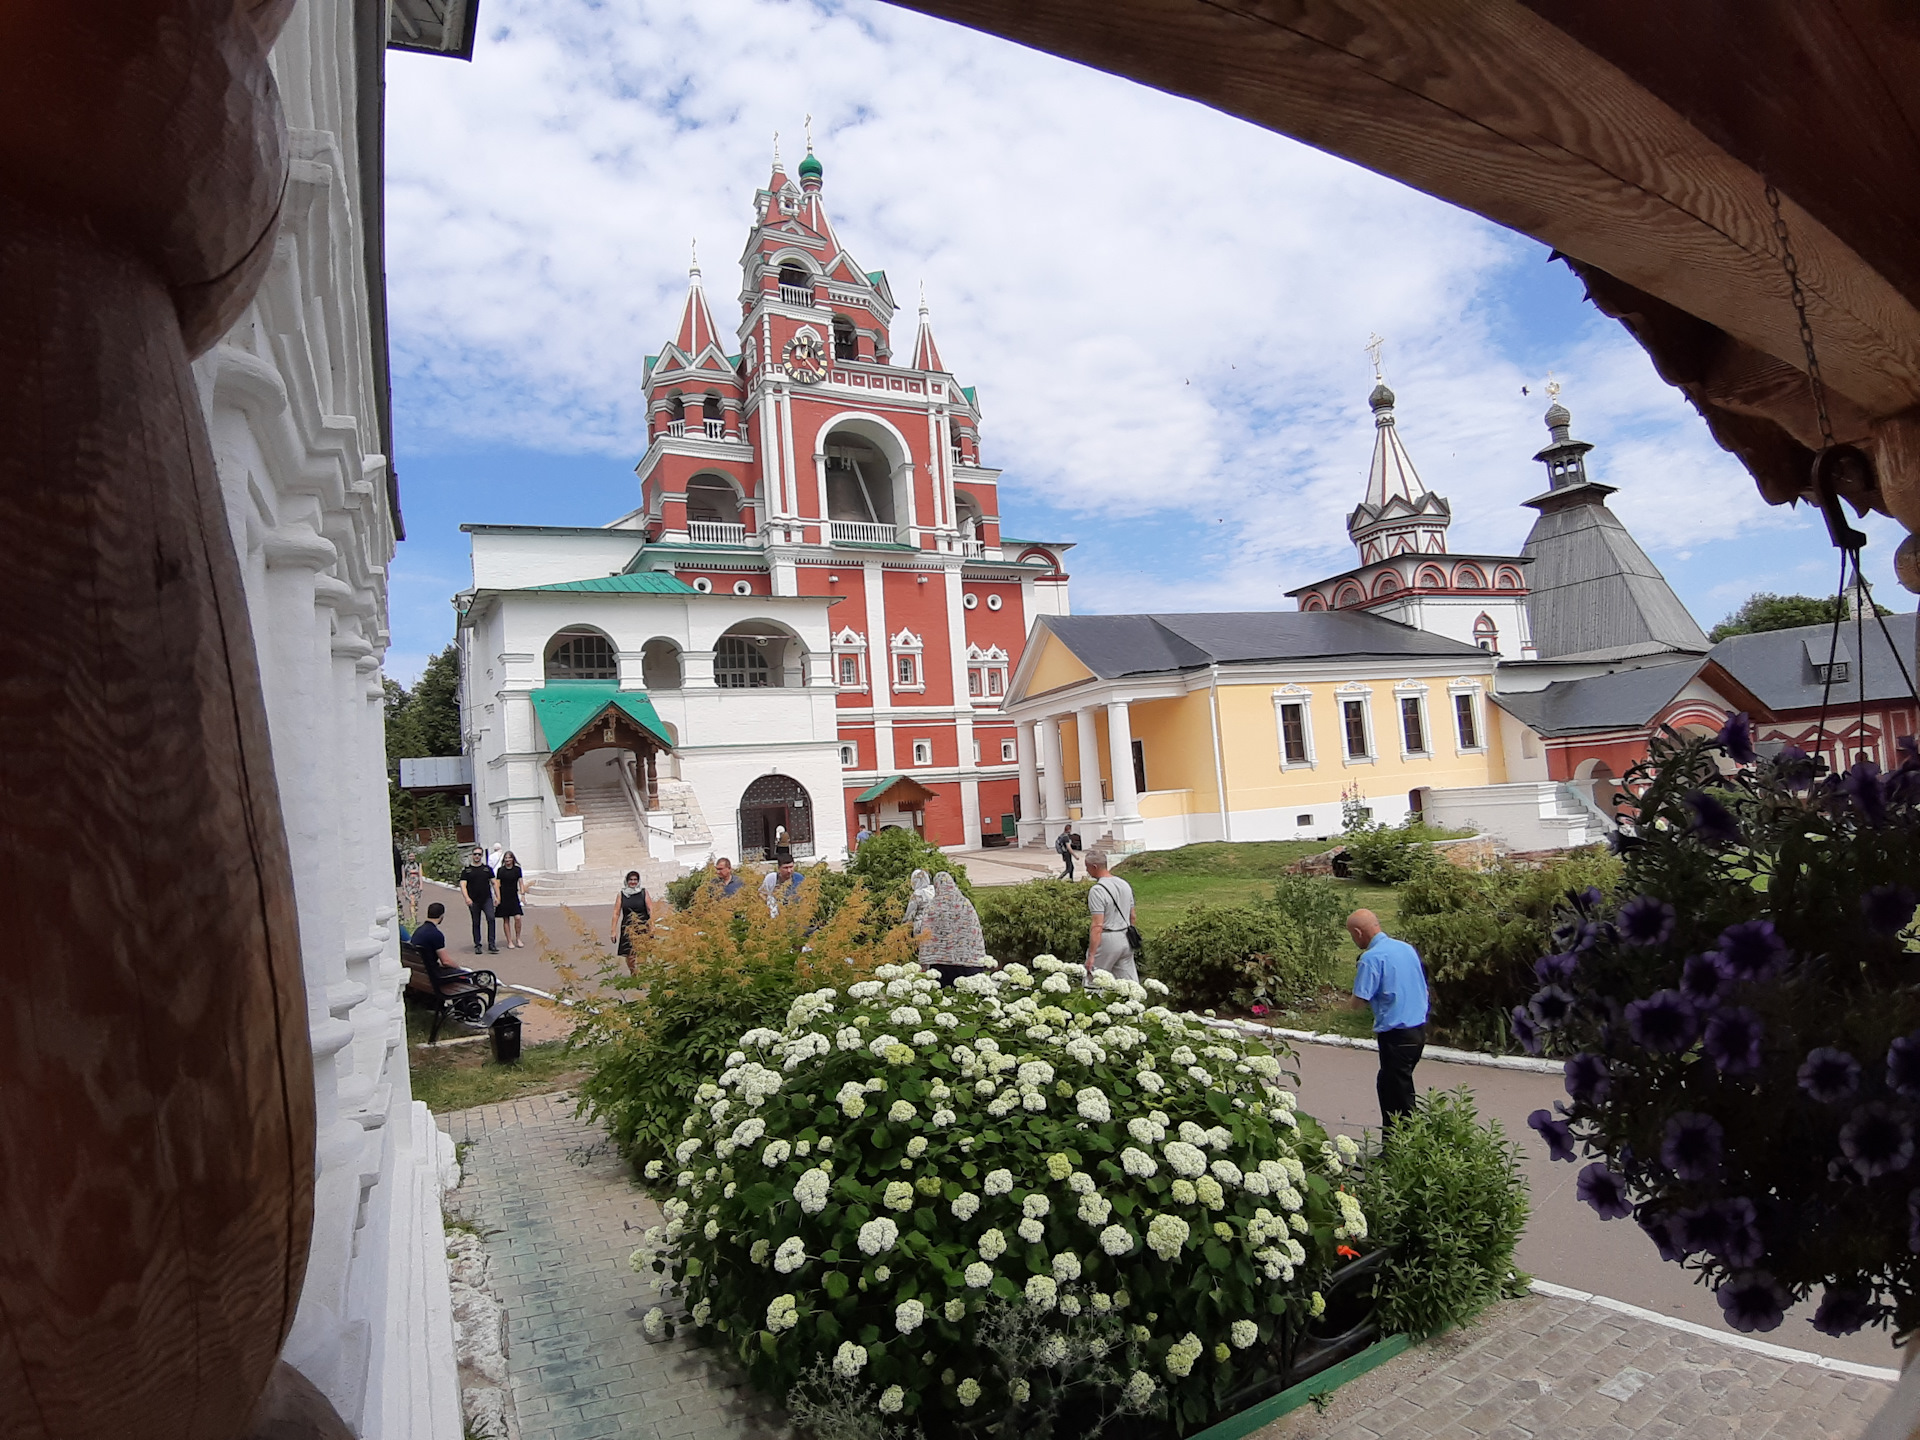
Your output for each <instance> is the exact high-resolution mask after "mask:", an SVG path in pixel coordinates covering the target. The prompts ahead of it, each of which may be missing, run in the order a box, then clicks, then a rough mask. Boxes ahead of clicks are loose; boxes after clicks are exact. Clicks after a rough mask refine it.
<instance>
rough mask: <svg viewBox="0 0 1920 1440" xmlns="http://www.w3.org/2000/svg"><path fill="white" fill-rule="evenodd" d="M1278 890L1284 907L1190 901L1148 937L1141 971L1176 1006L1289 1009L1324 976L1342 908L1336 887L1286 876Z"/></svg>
mask: <svg viewBox="0 0 1920 1440" xmlns="http://www.w3.org/2000/svg"><path fill="white" fill-rule="evenodd" d="M1289 881H1291V882H1292V883H1288V882H1289ZM1279 895H1284V896H1285V897H1286V900H1285V902H1284V905H1283V904H1281V903H1268V904H1259V905H1195V906H1193V907H1192V908H1191V909H1189V910H1188V911H1187V913H1186V914H1185V915H1184V916H1182V917H1181V918H1180V919H1179V920H1177V921H1175V922H1174V923H1173V924H1171V925H1169V926H1168V927H1167V928H1166V929H1164V930H1162V931H1161V932H1160V933H1159V934H1158V935H1154V936H1152V937H1150V938H1149V939H1148V941H1147V961H1148V964H1149V968H1150V969H1151V970H1152V971H1153V973H1154V974H1155V975H1156V976H1158V977H1159V978H1160V979H1162V980H1164V981H1165V982H1166V983H1167V985H1168V986H1169V987H1171V989H1172V990H1173V994H1174V1001H1175V1003H1176V1004H1179V1005H1185V1006H1188V1007H1190V1008H1192V1009H1195V1010H1206V1009H1214V1008H1219V1007H1232V1008H1234V1009H1238V1010H1246V1009H1250V1008H1252V1007H1253V1006H1255V1005H1260V1006H1265V1007H1267V1008H1269V1009H1290V1008H1293V1007H1296V1006H1300V1005H1304V1004H1306V1003H1307V1002H1308V1001H1310V1000H1311V999H1312V998H1313V997H1314V995H1316V994H1317V993H1318V992H1319V990H1320V988H1321V987H1322V986H1324V985H1326V984H1328V983H1329V982H1330V981H1331V980H1332V978H1333V971H1334V957H1335V955H1336V954H1337V946H1338V943H1339V936H1340V934H1341V933H1342V931H1341V928H1340V926H1341V921H1342V920H1344V919H1345V917H1346V914H1347V908H1348V907H1347V903H1346V900H1345V898H1344V897H1343V896H1342V894H1341V892H1340V889H1339V887H1338V886H1336V885H1334V884H1333V883H1332V882H1331V881H1326V880H1306V879H1301V878H1298V877H1287V879H1286V880H1284V881H1282V882H1281V883H1280V885H1279V887H1278V890H1277V892H1276V896H1279ZM1329 926H1331V933H1329Z"/></svg>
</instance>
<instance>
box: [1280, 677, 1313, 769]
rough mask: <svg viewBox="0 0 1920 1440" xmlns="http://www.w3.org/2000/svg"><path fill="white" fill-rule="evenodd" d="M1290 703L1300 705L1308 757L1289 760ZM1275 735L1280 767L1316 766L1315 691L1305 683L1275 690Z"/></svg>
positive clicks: (1301, 730) (1302, 767) (1302, 729)
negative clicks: (1288, 729) (1314, 736)
mask: <svg viewBox="0 0 1920 1440" xmlns="http://www.w3.org/2000/svg"><path fill="white" fill-rule="evenodd" d="M1289 705H1298V706H1299V707H1300V738H1301V740H1302V741H1303V742H1304V744H1305V747H1306V752H1307V758H1306V759H1304V760H1289V759H1288V758H1287V711H1286V707H1287V706H1289ZM1273 737H1274V743H1275V744H1276V745H1278V746H1279V752H1280V768H1281V769H1282V770H1312V769H1314V768H1315V766H1316V761H1315V758H1314V753H1313V692H1312V691H1311V690H1309V689H1307V688H1306V687H1305V686H1304V685H1283V686H1282V687H1281V688H1280V689H1278V690H1276V691H1274V692H1273Z"/></svg>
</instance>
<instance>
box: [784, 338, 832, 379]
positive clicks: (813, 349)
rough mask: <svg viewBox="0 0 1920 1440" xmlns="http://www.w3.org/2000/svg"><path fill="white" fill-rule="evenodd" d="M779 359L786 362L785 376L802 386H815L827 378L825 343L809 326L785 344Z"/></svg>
mask: <svg viewBox="0 0 1920 1440" xmlns="http://www.w3.org/2000/svg"><path fill="white" fill-rule="evenodd" d="M781 359H782V360H784V361H785V362H786V367H787V374H788V375H789V376H790V377H791V378H793V379H794V380H797V381H799V382H800V384H802V385H817V384H818V383H819V382H820V381H822V380H824V379H826V378H827V347H826V342H825V341H823V340H822V339H821V338H820V332H819V331H818V330H815V329H814V328H813V327H812V326H811V325H808V326H805V327H804V328H802V329H801V331H800V333H799V334H797V335H795V336H794V337H793V339H791V340H789V341H788V342H787V348H786V349H785V350H784V351H783V352H782V353H781Z"/></svg>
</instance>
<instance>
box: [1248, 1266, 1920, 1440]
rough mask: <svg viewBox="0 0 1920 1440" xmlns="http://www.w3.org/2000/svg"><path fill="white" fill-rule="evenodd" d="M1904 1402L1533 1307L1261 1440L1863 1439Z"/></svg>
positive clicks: (1865, 1384) (1486, 1320)
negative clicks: (1547, 1439) (1883, 1410)
mask: <svg viewBox="0 0 1920 1440" xmlns="http://www.w3.org/2000/svg"><path fill="white" fill-rule="evenodd" d="M1892 1392H1893V1386H1892V1385H1890V1384H1888V1383H1887V1382H1885V1381H1881V1380H1863V1379H1859V1378H1857V1377H1854V1376H1849V1375H1845V1374H1840V1373H1837V1372H1835V1371H1832V1370H1822V1369H1820V1368H1818V1367H1817V1366H1814V1365H1809V1364H1785V1363H1783V1362H1781V1361H1779V1360H1773V1359H1769V1358H1767V1357H1765V1356H1761V1355H1755V1354H1752V1353H1750V1352H1747V1351H1743V1350H1736V1349H1734V1348H1732V1347H1731V1346H1728V1345H1725V1344H1722V1343H1721V1342H1720V1341H1718V1340H1710V1339H1707V1338H1705V1337H1704V1336H1698V1335H1690V1334H1687V1333H1685V1332H1684V1331H1678V1330H1673V1329H1669V1328H1668V1327H1666V1326H1663V1325H1656V1324H1654V1323H1652V1322H1651V1321H1647V1320H1639V1319H1635V1318H1632V1317H1630V1316H1624V1315H1620V1314H1618V1313H1615V1312H1610V1311H1607V1310H1602V1309H1600V1308H1599V1307H1598V1306H1594V1305H1584V1304H1580V1303H1578V1302H1576V1301H1571V1300H1559V1299H1552V1298H1548V1297H1545V1296H1539V1295H1535V1296H1531V1297H1529V1298H1527V1299H1525V1300H1513V1301H1509V1302H1507V1303H1506V1304H1504V1305H1500V1306H1497V1307H1495V1308H1494V1309H1493V1310H1491V1311H1489V1312H1488V1313H1487V1314H1485V1315H1484V1316H1482V1317H1481V1318H1480V1320H1479V1321H1477V1322H1476V1323H1474V1324H1473V1325H1471V1326H1469V1327H1468V1328H1466V1329H1464V1330H1456V1331H1452V1332H1450V1333H1448V1334H1446V1335H1442V1336H1441V1337H1440V1338H1439V1339H1438V1340H1435V1341H1433V1342H1432V1343H1430V1344H1427V1345H1421V1346H1417V1347H1415V1348H1414V1349H1412V1350H1409V1351H1407V1352H1406V1353H1404V1354H1402V1355H1400V1356H1397V1357H1396V1358H1394V1359H1392V1360H1390V1361H1388V1362H1387V1363H1386V1364H1385V1365H1382V1366H1381V1367H1380V1368H1379V1369H1378V1370H1374V1371H1372V1372H1370V1373H1368V1374H1366V1375H1363V1376H1361V1377H1360V1378H1359V1379H1358V1380H1353V1381H1350V1382H1348V1383H1347V1384H1346V1385H1343V1386H1341V1387H1340V1389H1338V1390H1336V1391H1335V1392H1334V1393H1333V1395H1332V1396H1331V1397H1330V1399H1329V1400H1328V1403H1327V1406H1326V1408H1325V1409H1324V1410H1319V1411H1316V1410H1315V1409H1314V1408H1313V1407H1312V1406H1307V1407H1304V1408H1302V1409H1300V1410H1296V1411H1294V1412H1293V1413H1292V1414H1291V1415H1287V1416H1284V1417H1282V1418H1281V1419H1279V1420H1277V1421H1275V1422H1274V1423H1273V1424H1271V1425H1269V1426H1267V1427H1266V1428H1265V1429H1264V1430H1260V1431H1258V1432H1256V1435H1255V1440H1305V1437H1307V1436H1312V1437H1314V1440H1522V1437H1528V1436H1552V1437H1554V1440H1589V1437H1591V1440H1678V1437H1682V1436H1684V1437H1686V1440H1718V1437H1721V1436H1739V1437H1740V1440H1758V1437H1761V1436H1776V1437H1779V1440H1811V1437H1815V1436H1818V1437H1820V1440H1854V1437H1856V1436H1858V1435H1859V1434H1860V1432H1861V1431H1863V1430H1864V1429H1865V1428H1866V1426H1867V1422H1868V1421H1869V1420H1870V1419H1872V1417H1873V1415H1874V1413H1875V1412H1876V1411H1877V1410H1878V1409H1879V1408H1880V1406H1881V1405H1882V1404H1883V1403H1885V1401H1886V1398H1887V1396H1888V1395H1890V1394H1891V1393H1892Z"/></svg>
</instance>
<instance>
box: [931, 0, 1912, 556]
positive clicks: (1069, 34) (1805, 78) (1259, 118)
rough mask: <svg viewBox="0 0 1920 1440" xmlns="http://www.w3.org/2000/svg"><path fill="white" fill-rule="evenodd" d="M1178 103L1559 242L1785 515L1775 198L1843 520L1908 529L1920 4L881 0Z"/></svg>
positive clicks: (1793, 357)
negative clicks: (1801, 302) (1849, 488)
mask: <svg viewBox="0 0 1920 1440" xmlns="http://www.w3.org/2000/svg"><path fill="white" fill-rule="evenodd" d="M894 3H897V4H902V5H903V6H904V7H905V8H908V9H913V10H919V11H922V12H924V13H927V14H930V15H937V16H942V17H944V18H947V19H950V20H954V21H957V22H959V23H961V24H965V25H969V26H972V27H974V28H976V29H980V30H984V31H988V32H990V33H993V34H997V35H1001V36H1005V37H1006V38H1008V39H1011V40H1015V41H1018V42H1020V43H1022V44H1026V45H1030V46H1033V47H1034V48H1036V49H1040V50H1045V51H1049V52H1051V53H1053V54H1056V55H1061V56H1064V57H1066V58H1068V59H1072V60H1077V61H1080V62H1082V63H1084V64H1087V65H1091V66H1094V67H1096V68H1098V69H1102V70H1106V71H1109V72H1111V73H1113V74H1116V75H1123V76H1126V77H1128V78H1131V79H1134V80H1138V81H1140V82H1141V83H1143V84H1146V85H1151V86H1153V87H1155V88H1157V89H1160V90H1165V91H1168V92H1170V93H1172V94H1177V95H1183V96H1187V97H1189V98H1191V99H1194V100H1198V101H1201V102H1203V103H1205V104H1207V105H1211V106H1213V107H1215V108H1216V109H1219V110H1222V111H1225V112H1227V113H1229V114H1232V115H1237V116H1240V117H1242V118H1243V119H1246V120H1249V121H1252V122H1253V123H1255V124H1257V125H1262V126H1265V127H1266V128H1268V129H1271V130H1276V131H1279V132H1281V133H1284V134H1287V135H1291V136H1294V137H1295V138H1297V139H1299V140H1302V141H1305V142H1306V143H1307V144H1309V145H1312V146H1315V147H1316V148H1318V149H1321V150H1325V151H1328V152H1329V153H1331V154H1335V155H1340V156H1343V157H1345V158H1346V159H1349V160H1352V161H1354V162H1355V163H1357V164H1360V165H1363V166H1365V167H1367V168H1368V169H1371V170H1375V171H1378V172H1379V173H1381V174H1383V175H1388V176H1391V177H1393V178H1395V179H1397V180H1400V181H1403V182H1405V183H1406V184H1408V185H1411V186H1414V187H1415V188H1417V189H1420V190H1423V191H1426V192H1427V193H1428V194H1431V195H1435V196H1438V197H1440V198H1441V199H1445V200H1448V201H1451V202H1453V203H1454V204H1457V205H1460V206H1463V207H1464V208H1466V209H1469V210H1472V211H1474V212H1476V213H1478V214H1480V215H1484V216H1485V217H1487V218H1488V219H1490V220H1493V221H1496V222H1498V223H1499V224H1502V225H1505V226H1508V227H1510V228H1512V229H1514V230H1518V231H1521V232H1523V233H1524V234H1527V235H1531V236H1533V237H1535V238H1536V239H1539V240H1542V241H1544V242H1546V243H1547V244H1549V245H1551V246H1553V247H1554V248H1555V249H1556V250H1557V251H1559V252H1560V253H1561V255H1562V256H1563V257H1564V258H1566V259H1567V261H1568V263H1569V264H1571V265H1572V266H1573V268H1574V269H1575V270H1576V271H1577V272H1578V273H1579V274H1580V275H1581V276H1582V278H1583V279H1584V280H1585V281H1586V283H1587V286H1588V291H1589V294H1590V295H1591V297H1592V298H1593V300H1594V302H1595V303H1596V304H1597V305H1598V306H1599V307H1600V308H1601V309H1602V310H1604V311H1606V312H1607V313H1608V314H1610V315H1614V316H1615V317H1617V318H1618V319H1620V321H1621V322H1622V323H1623V324H1625V325H1626V326H1627V328H1628V329H1629V330H1630V331H1631V332H1632V333H1633V334H1634V336H1635V338H1636V339H1638V340H1639V341H1640V342H1641V344H1642V345H1644V346H1645V347H1646V349H1647V350H1648V352H1649V354H1650V355H1651V356H1652V358H1653V361H1654V363H1655V365H1656V366H1657V367H1658V368H1659V370H1660V372H1661V374H1662V375H1663V376H1664V377H1665V378H1666V379H1667V380H1669V381H1670V382H1671V383H1673V384H1675V385H1677V386H1679V387H1680V388H1681V389H1682V390H1683V391H1684V392H1685V393H1686V394H1687V396H1688V397H1689V399H1691V400H1692V401H1693V403H1694V404H1695V406H1696V407H1697V408H1698V409H1699V410H1700V412H1701V413H1702V415H1703V416H1704V417H1705V418H1706V420H1707V422H1708V424H1709V425H1710V426H1711V427H1712V429H1713V432H1714V435H1715V437H1716V438H1717V439H1718V440H1719V441H1720V443H1721V444H1722V445H1724V446H1726V447H1727V448H1728V449H1729V450H1732V451H1733V452H1734V453H1735V454H1737V455H1738V456H1739V457H1740V458H1741V460H1742V461H1743V462H1744V463H1745V464H1746V466H1747V468H1748V469H1749V470H1750V471H1751V472H1752V473H1753V475H1754V478H1755V480H1756V481H1757V482H1758V483H1759V486H1760V488H1761V491H1762V493H1763V494H1765V495H1766V497H1767V498H1768V499H1769V500H1770V501H1773V502H1774V503H1776V504H1779V503H1784V502H1786V501H1789V500H1791V499H1793V498H1794V497H1795V496H1797V495H1800V494H1801V493H1803V491H1804V490H1805V488H1806V485H1807V480H1808V473H1809V469H1810V464H1811V459H1812V455H1811V451H1810V449H1809V447H1810V446H1813V445H1817V444H1818V427H1817V425H1816V423H1815V420H1814V412H1813V407H1812V404H1811V401H1810V400H1809V398H1808V391H1807V383H1806V379H1805V376H1804V368H1805V361H1804V359H1803V357H1802V347H1801V343H1800V338H1799V331H1798V327H1797V324H1796V321H1795V316H1794V312H1793V307H1792V304H1791V302H1790V298H1789V290H1788V283H1787V279H1786V276H1785V273H1784V271H1783V269H1782V265H1781V255H1780V247H1779V244H1778V241H1777V240H1776V238H1775V234H1774V226H1773V216H1772V212H1771V210H1770V208H1769V206H1768V203H1767V200H1766V197H1765V182H1764V179H1763V177H1770V178H1772V179H1773V181H1774V183H1775V184H1776V186H1777V187H1778V189H1779V190H1780V192H1781V194H1782V196H1783V210H1784V214H1785V217H1786V220H1787V223H1788V226H1789V227H1790V231H1791V236H1792V244H1793V249H1794V252H1795V255H1796V258H1797V261H1798V264H1799V269H1800V275H1801V280H1802V283H1803V285H1804V286H1805V289H1806V292H1807V300H1808V310H1809V314H1810V317H1811V320H1812V325H1813V331H1814V335H1815V339H1816V344H1817V347H1818V352H1819V359H1820V366H1821V370H1822V373H1823V375H1824V377H1825V379H1826V382H1827V385H1828V387H1829V391H1830V394H1831V401H1832V403H1831V409H1832V411H1833V418H1834V422H1835V428H1836V430H1837V431H1838V434H1839V438H1841V439H1843V440H1852V441H1855V442H1857V443H1860V444H1862V445H1863V446H1865V447H1867V448H1868V449H1869V450H1870V451H1872V452H1873V454H1874V456H1875V459H1876V461H1877V462H1878V468H1879V471H1880V476H1881V489H1880V492H1879V493H1878V494H1867V495H1860V496H1855V497H1850V498H1854V499H1855V501H1856V503H1857V504H1862V505H1871V506H1872V507H1873V508H1876V509H1880V510H1883V511H1886V512H1887V513H1890V514H1893V515H1895V516H1897V517H1898V518H1899V519H1901V520H1902V521H1903V523H1905V524H1906V526H1907V528H1908V529H1909V530H1920V6H1915V5H1910V4H1903V3H1900V0H1613V3H1609V4H1605V5H1595V4H1593V3H1591V0H1524V3H1522V0H1418V3H1409V0H894Z"/></svg>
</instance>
